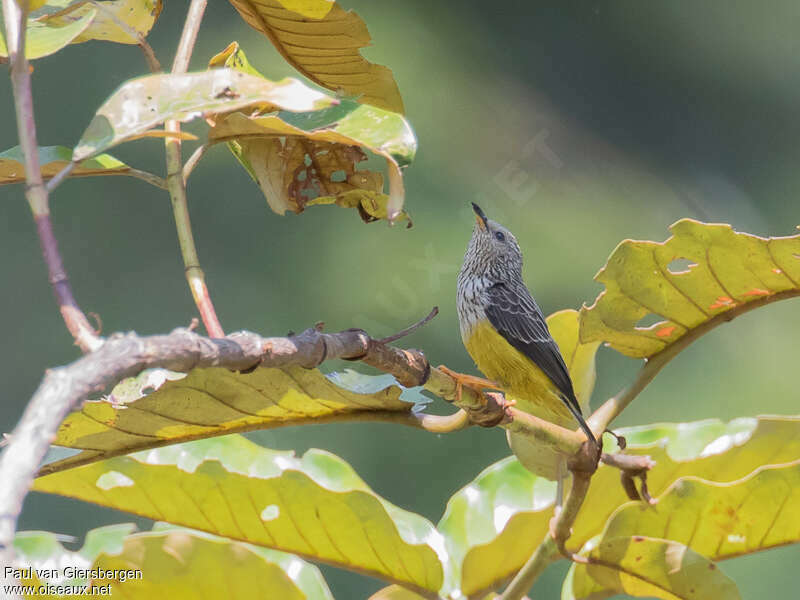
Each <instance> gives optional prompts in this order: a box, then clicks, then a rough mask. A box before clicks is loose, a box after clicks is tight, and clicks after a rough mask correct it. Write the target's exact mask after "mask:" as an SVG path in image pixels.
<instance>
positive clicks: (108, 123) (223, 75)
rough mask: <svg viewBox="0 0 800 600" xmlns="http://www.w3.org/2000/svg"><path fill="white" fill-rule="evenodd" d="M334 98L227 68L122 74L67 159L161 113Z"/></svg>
mask: <svg viewBox="0 0 800 600" xmlns="http://www.w3.org/2000/svg"><path fill="white" fill-rule="evenodd" d="M336 102H337V101H336V100H335V99H333V98H330V97H328V96H326V95H324V94H321V93H319V92H317V91H314V90H312V89H311V88H309V87H307V86H305V85H304V84H302V83H300V82H299V81H297V80H295V79H283V80H281V81H278V82H273V81H268V80H266V79H263V78H261V77H255V76H253V75H248V74H246V73H242V72H240V71H235V70H233V69H213V70H210V71H203V72H200V73H184V74H180V75H171V74H159V75H147V76H145V77H138V78H136V79H130V80H128V81H127V82H125V83H124V84H123V85H122V86H121V87H120V88H119V89H118V90H117V91H116V92H114V93H113V94H112V95H111V97H110V98H108V100H106V101H105V103H103V105H102V106H101V107H100V108H99V109H98V110H97V113H96V114H95V116H94V118H93V119H92V122H91V123H90V124H89V127H88V128H87V129H86V131H84V133H83V136H82V137H81V139H80V141H79V142H78V145H77V146H76V147H75V153H74V155H73V159H74V160H83V159H85V158H89V157H91V156H94V155H95V154H97V153H99V152H102V151H103V150H106V149H108V148H110V147H111V146H114V145H116V144H119V143H121V142H124V141H127V140H129V139H132V138H135V137H137V136H141V135H142V134H145V133H146V132H148V131H149V130H151V129H153V128H154V127H156V126H158V125H160V124H161V123H163V122H164V121H166V120H167V119H178V120H181V121H188V120H191V119H193V118H196V117H198V116H201V115H204V116H209V115H213V114H218V113H221V112H229V111H234V110H241V109H244V108H248V107H251V108H254V107H259V108H262V109H263V108H264V107H269V108H270V109H271V110H287V111H311V110H319V109H322V108H326V107H329V106H331V105H333V104H336Z"/></svg>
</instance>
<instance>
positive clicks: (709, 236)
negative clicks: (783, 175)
mask: <svg viewBox="0 0 800 600" xmlns="http://www.w3.org/2000/svg"><path fill="white" fill-rule="evenodd" d="M670 230H671V231H672V234H673V235H672V237H671V238H669V239H668V240H667V241H666V242H663V243H657V242H639V241H633V240H626V241H624V242H622V243H621V244H620V245H619V246H617V248H616V249H615V250H614V252H613V253H612V254H611V256H610V257H609V259H608V263H607V264H606V266H605V267H603V268H602V269H601V270H600V272H599V273H598V274H597V276H596V277H595V279H596V280H597V281H599V282H600V283H603V284H605V286H606V289H605V290H604V291H603V292H601V293H600V295H599V296H598V297H597V300H595V302H594V304H593V305H592V306H591V307H585V306H584V307H583V308H582V309H581V340H582V341H584V342H588V341H603V342H608V343H609V344H610V345H611V346H612V347H613V348H614V349H615V350H618V351H619V352H621V353H623V354H625V355H627V356H632V357H637V358H647V357H650V356H652V355H654V354H657V353H658V352H661V351H662V350H664V349H665V348H667V347H669V346H670V345H672V344H674V343H675V342H677V341H678V340H680V339H681V338H683V337H684V336H685V335H687V334H689V333H690V332H695V333H704V332H705V331H707V330H709V329H711V328H713V327H714V326H716V325H718V324H720V323H722V322H725V321H728V320H730V319H732V318H734V317H735V316H737V315H739V314H741V313H743V312H745V311H747V310H751V309H754V308H758V307H759V306H763V305H765V304H769V303H771V302H775V301H776V300H781V299H784V298H791V297H795V296H798V295H800V235H795V236H791V237H783V238H762V237H758V236H755V235H750V234H747V233H739V232H735V231H734V230H733V229H732V228H731V227H730V225H715V224H706V223H700V222H698V221H694V220H692V219H683V220H681V221H678V222H677V223H675V224H674V225H672V227H670ZM681 260H684V261H689V263H690V264H689V266H688V267H682V266H675V265H677V264H678V263H675V262H674V261H681ZM648 315H656V316H657V317H658V318H659V319H660V321H659V322H658V323H656V324H654V325H650V326H648V327H645V326H638V325H637V323H638V322H639V321H641V320H642V319H643V318H645V317H647V316H648ZM700 328H702V329H700Z"/></svg>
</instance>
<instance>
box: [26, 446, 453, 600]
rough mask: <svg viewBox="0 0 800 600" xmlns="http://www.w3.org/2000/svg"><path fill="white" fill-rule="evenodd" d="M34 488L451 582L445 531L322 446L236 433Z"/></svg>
mask: <svg viewBox="0 0 800 600" xmlns="http://www.w3.org/2000/svg"><path fill="white" fill-rule="evenodd" d="M34 489H35V490H37V491H40V492H46V493H51V494H58V495H62V496H67V497H71V498H78V499H82V500H85V501H87V502H92V503H95V504H99V505H102V506H108V507H112V508H116V509H118V510H122V511H127V512H130V513H133V514H138V515H141V516H146V517H148V518H151V519H157V520H161V521H167V522H169V523H173V524H176V525H181V526H185V527H191V528H193V529H198V530H201V531H205V532H208V533H212V534H214V535H219V536H222V537H228V538H232V539H236V540H241V541H246V542H248V543H250V544H254V545H258V546H264V547H267V548H273V549H276V550H281V551H285V552H291V553H294V554H299V555H301V556H304V557H310V558H313V559H315V560H319V561H322V562H326V563H329V564H333V565H336V566H340V567H344V568H349V569H352V570H357V571H360V572H362V573H367V574H370V575H374V576H377V577H380V578H382V579H385V580H388V581H391V582H396V583H402V584H404V585H407V586H410V587H411V588H412V589H416V590H419V591H427V592H436V591H438V590H439V588H440V586H441V584H442V578H443V567H442V563H441V562H440V561H439V558H438V556H437V551H436V550H435V547H436V546H438V545H439V541H440V539H441V536H439V534H438V533H437V532H436V530H435V528H434V527H433V525H432V524H431V523H430V522H429V521H427V520H426V519H424V518H423V517H421V516H419V515H416V514H414V513H410V512H407V511H405V510H402V509H400V508H398V507H397V506H394V505H392V504H391V503H389V502H388V501H386V500H385V499H383V498H381V497H380V496H379V495H377V494H376V493H375V492H374V491H372V490H371V489H370V488H369V486H367V485H366V484H365V483H364V481H362V480H361V478H359V477H358V475H357V474H356V473H355V472H354V471H353V469H352V467H350V465H348V464H347V463H346V462H344V461H343V460H342V459H340V458H338V457H336V456H334V455H332V454H329V453H327V452H324V451H321V450H309V451H308V452H306V453H305V454H304V455H303V456H302V457H301V458H299V457H295V456H294V454H293V453H292V452H279V451H275V450H268V449H266V448H262V447H260V446H258V445H257V444H255V443H253V442H250V441H249V440H247V439H245V438H244V437H242V436H237V435H229V436H225V437H217V438H211V439H206V440H198V441H196V442H188V443H185V444H180V445H175V446H168V447H165V448H155V449H151V450H147V451H144V452H137V453H134V454H131V455H128V456H121V457H117V458H111V459H108V460H105V461H101V462H98V463H94V464H89V465H84V466H82V467H77V468H75V469H70V470H68V471H62V472H60V473H53V474H51V475H46V476H43V477H39V478H38V479H36V481H35V483H34ZM154 568H155V567H154ZM216 570H219V569H216ZM219 571H220V572H222V573H223V574H224V570H219ZM166 576H167V575H166V574H165V577H166ZM151 597H152V596H151ZM159 597H161V596H159ZM165 597H170V596H169V594H167V595H166V596H165ZM276 597H277V596H276Z"/></svg>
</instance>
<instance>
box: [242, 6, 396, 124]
mask: <svg viewBox="0 0 800 600" xmlns="http://www.w3.org/2000/svg"><path fill="white" fill-rule="evenodd" d="M230 2H231V4H232V5H233V6H234V8H236V10H238V11H239V14H240V15H241V16H242V18H243V19H244V20H245V21H246V22H247V23H248V24H249V25H250V26H251V27H253V29H255V30H256V31H260V32H261V33H262V34H264V35H265V36H266V37H267V38H268V39H269V41H270V42H272V43H273V44H274V46H275V48H277V50H278V52H280V53H281V55H282V56H283V57H284V59H286V61H287V62H288V63H289V64H290V65H292V66H293V67H294V68H296V69H297V70H298V71H300V73H302V74H303V75H305V76H306V77H308V78H309V79H310V80H311V81H313V82H314V83H317V84H319V85H321V86H322V87H325V88H328V89H329V90H334V91H337V92H338V91H339V90H341V91H342V92H343V93H344V94H346V95H349V96H358V97H359V100H360V101H362V102H364V103H366V104H372V105H374V106H377V107H379V108H384V109H387V110H391V111H394V112H398V113H402V112H403V100H402V98H401V97H400V92H399V90H398V89H397V83H395V80H394V77H393V76H392V72H391V71H390V70H389V69H387V68H386V67H384V66H382V65H376V64H373V63H371V62H369V61H367V60H366V59H365V58H364V57H363V56H361V53H360V50H361V48H363V47H364V46H367V45H369V43H370V35H369V32H368V31H367V26H366V25H365V24H364V21H363V20H361V17H359V16H358V15H357V14H356V13H354V12H353V11H347V10H344V9H343V8H342V7H341V6H339V4H338V3H337V2H333V1H332V0H259V1H258V2H255V1H253V0H230Z"/></svg>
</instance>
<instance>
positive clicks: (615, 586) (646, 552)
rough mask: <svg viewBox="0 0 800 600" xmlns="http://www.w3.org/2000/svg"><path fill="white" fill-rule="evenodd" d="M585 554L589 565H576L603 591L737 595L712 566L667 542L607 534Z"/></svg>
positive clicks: (728, 598)
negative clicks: (611, 536)
mask: <svg viewBox="0 0 800 600" xmlns="http://www.w3.org/2000/svg"><path fill="white" fill-rule="evenodd" d="M588 558H589V560H590V563H589V564H588V565H586V566H585V567H584V566H583V565H581V567H583V568H585V569H586V570H587V571H588V572H589V573H590V574H591V576H592V578H593V579H595V581H598V582H600V584H601V585H603V586H604V587H605V589H607V590H613V591H614V592H616V593H625V594H629V595H631V596H635V597H638V598H663V599H664V600H676V599H680V600H705V599H706V598H714V600H738V599H739V598H741V596H740V595H739V590H738V589H737V587H736V584H735V583H734V582H733V581H732V580H731V579H730V578H729V577H728V576H727V575H725V574H724V573H723V572H722V571H720V570H719V568H718V567H717V565H715V564H714V563H713V562H711V561H710V560H708V559H707V558H705V557H703V556H701V555H700V554H698V553H697V552H695V551H693V550H691V549H690V548H687V547H686V546H684V545H683V544H679V543H677V542H673V541H670V540H661V539H656V538H648V537H642V536H636V537H617V538H611V539H607V540H604V541H601V542H600V543H599V544H598V545H597V547H596V548H594V549H593V550H592V551H590V552H589V553H588ZM587 597H588V596H574V598H576V599H577V598H587ZM593 597H594V596H593ZM606 597H607V596H606ZM564 598H565V597H564V596H562V600H563V599H564ZM567 598H568V597H567Z"/></svg>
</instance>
